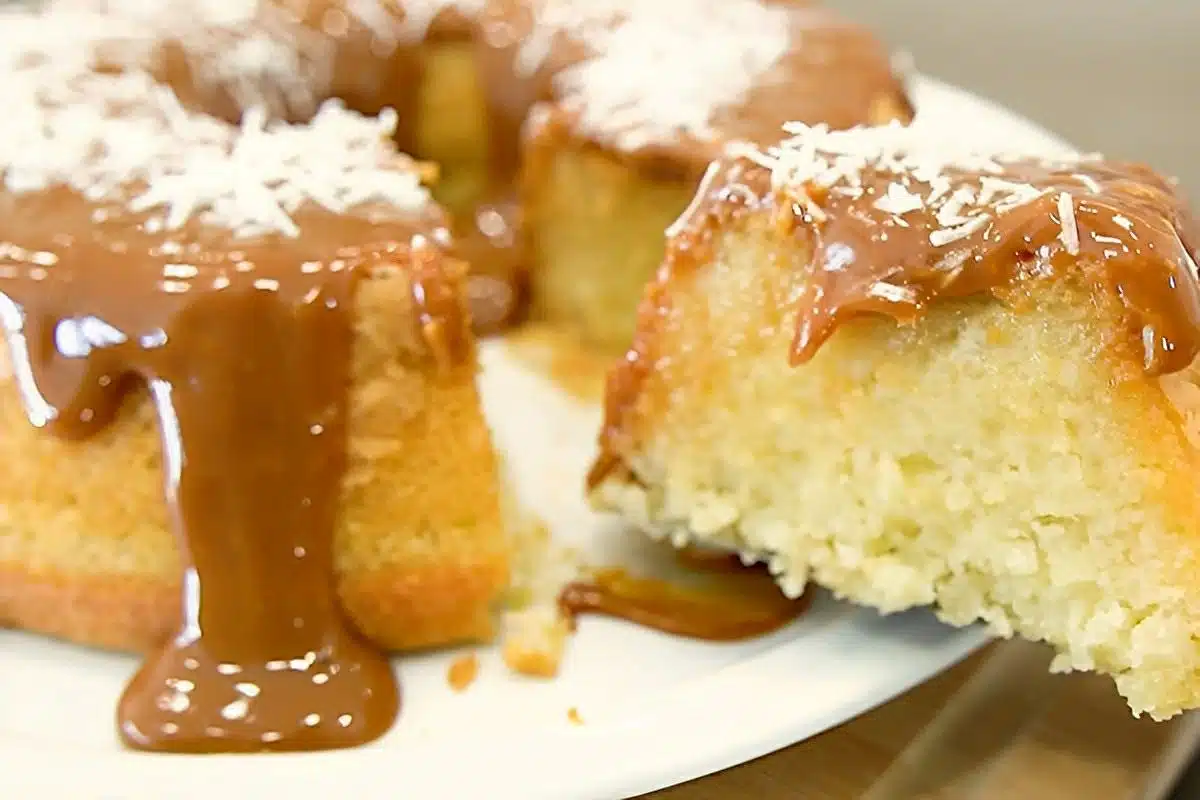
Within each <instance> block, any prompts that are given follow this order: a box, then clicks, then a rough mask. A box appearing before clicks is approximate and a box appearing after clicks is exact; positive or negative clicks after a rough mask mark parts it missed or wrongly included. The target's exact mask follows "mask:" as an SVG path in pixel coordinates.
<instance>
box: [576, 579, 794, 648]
mask: <svg viewBox="0 0 1200 800" xmlns="http://www.w3.org/2000/svg"><path fill="white" fill-rule="evenodd" d="M756 588H757V590H756V591H751V590H750V587H747V586H742V587H739V590H738V591H736V592H735V591H725V592H718V591H704V590H700V589H692V588H687V587H683V586H676V585H673V584H671V583H668V582H666V581H662V580H657V579H652V578H636V577H633V576H631V575H629V574H628V573H627V572H625V570H623V569H617V568H611V569H604V570H599V571H597V572H596V573H595V574H594V575H593V576H592V577H591V579H590V580H587V581H576V582H574V583H570V584H568V585H567V586H566V587H564V588H563V590H562V593H561V594H560V595H559V600H558V604H559V608H560V609H561V610H562V612H563V613H564V614H566V615H567V616H568V617H569V618H572V619H573V618H574V617H576V616H577V615H579V614H585V613H593V614H603V615H605V616H610V617H617V618H620V619H625V620H628V621H630V622H634V623H637V624H639V625H644V626H646V627H647V628H654V629H655V630H659V631H663V632H664V633H673V634H675V635H677V636H686V637H689V638H693V639H705V640H708V641H714V642H733V641H739V640H742V639H750V638H752V637H755V636H762V635H764V634H767V633H771V632H772V631H776V630H779V629H780V628H782V627H784V626H785V625H787V624H788V623H790V622H791V621H792V620H794V619H796V618H797V617H798V616H800V614H802V613H804V610H805V609H806V608H808V605H809V602H810V601H811V598H810V597H809V596H808V594H805V595H803V596H801V597H800V598H798V599H796V600H792V599H789V598H787V597H786V596H784V595H783V594H782V593H781V592H780V591H779V587H777V586H776V585H775V582H774V580H772V579H771V576H770V575H767V574H765V573H763V574H762V581H760V582H759V586H758V587H756Z"/></svg>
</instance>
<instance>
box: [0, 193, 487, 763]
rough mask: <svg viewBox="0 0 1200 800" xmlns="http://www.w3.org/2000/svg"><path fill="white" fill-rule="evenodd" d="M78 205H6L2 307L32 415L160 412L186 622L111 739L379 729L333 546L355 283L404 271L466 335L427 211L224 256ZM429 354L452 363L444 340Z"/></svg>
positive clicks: (424, 314)
mask: <svg viewBox="0 0 1200 800" xmlns="http://www.w3.org/2000/svg"><path fill="white" fill-rule="evenodd" d="M92 209H93V205H92V204H91V203H89V202H88V201H85V200H83V199H82V198H80V197H79V196H77V195H75V194H74V193H72V192H70V191H67V190H53V191H47V192H41V193H35V194H28V195H22V196H12V195H0V242H4V243H5V244H4V246H3V247H2V248H0V268H2V270H0V275H2V277H0V312H2V316H3V319H4V323H5V332H6V334H7V340H8V346H9V351H10V355H11V360H12V364H13V368H14V373H15V375H16V380H17V384H18V389H19V390H20V392H21V394H22V396H23V399H24V401H25V405H26V409H27V413H28V416H29V419H30V422H31V423H32V424H33V425H36V426H37V427H40V428H43V429H45V430H46V432H47V433H48V434H51V435H55V436H61V437H63V438H66V439H73V440H79V439H86V438H88V437H90V436H93V435H95V434H96V433H98V432H100V431H101V430H103V429H104V428H105V427H106V426H108V425H109V424H111V423H112V422H113V420H114V419H115V417H116V415H117V413H118V411H119V408H120V406H121V405H122V404H123V403H125V402H129V401H133V400H135V398H133V397H130V395H131V393H135V392H139V387H145V389H144V390H143V391H146V392H148V394H149V396H150V400H151V401H152V402H153V403H154V406H155V408H156V410H157V412H158V420H159V426H160V431H161V435H162V446H163V473H164V492H165V496H166V499H167V502H168V504H169V506H170V518H171V520H172V524H173V526H174V529H175V534H176V538H177V541H178V544H179V550H180V552H181V554H182V557H183V562H184V563H183V565H182V566H183V575H184V579H183V595H182V597H181V603H182V609H183V611H182V624H181V626H180V628H179V630H178V631H177V632H176V633H175V634H174V635H173V636H172V637H171V639H170V640H169V641H167V642H166V643H165V644H164V645H163V647H162V649H160V650H159V651H157V652H155V653H152V654H150V655H149V656H148V657H147V659H146V661H145V663H144V664H143V665H142V667H141V668H140V669H139V670H138V672H137V674H136V675H135V676H134V678H133V679H132V681H131V682H130V683H129V685H128V686H127V687H126V689H125V692H124V694H123V696H122V698H121V701H120V704H119V708H118V714H117V715H118V720H119V728H120V733H121V737H122V739H123V740H124V741H125V742H126V743H127V744H129V745H131V746H133V747H136V748H139V749H147V750H163V751H174V752H213V751H222V752H236V751H259V750H311V749H320V748H335V747H345V746H350V745H356V744H360V743H363V742H366V741H370V740H371V739H374V738H376V737H378V736H379V735H381V734H382V733H384V732H385V731H386V730H387V729H388V728H389V727H390V725H391V724H392V722H393V720H394V719H395V716H396V714H397V711H398V708H399V692H398V687H397V684H396V680H395V678H394V676H393V673H392V669H391V665H390V663H389V661H388V659H387V657H386V656H385V655H384V654H383V653H382V652H380V651H379V650H378V649H376V648H375V647H373V646H371V645H370V644H368V643H366V642H365V641H364V640H363V639H362V637H361V636H360V635H359V634H358V633H357V632H356V631H355V630H353V629H352V627H351V626H350V625H349V624H348V622H347V620H346V617H345V614H344V612H343V610H342V608H341V606H340V603H339V601H338V598H337V596H336V592H335V587H334V572H333V556H332V545H333V531H334V526H335V522H336V518H337V513H338V498H339V494H340V488H341V479H342V475H343V473H344V470H345V466H346V403H347V390H348V387H349V383H350V374H349V368H350V358H351V350H352V346H353V342H352V338H353V336H352V319H351V315H352V314H353V308H352V306H353V303H354V287H355V285H356V283H357V282H358V281H359V280H360V279H362V277H364V275H365V274H369V273H371V272H372V271H374V270H378V269H393V268H395V267H403V266H404V265H408V264H410V263H411V267H408V268H409V269H410V270H411V272H412V278H413V287H414V291H413V294H414V300H415V302H416V305H417V306H418V307H419V308H420V309H421V313H420V315H419V316H420V320H419V321H418V324H420V325H421V326H423V327H426V328H432V329H434V330H442V331H445V332H448V331H450V330H453V329H454V327H455V324H457V325H459V326H461V325H462V324H463V323H462V322H461V321H459V322H458V323H455V322H454V320H455V319H456V318H458V317H457V315H458V314H459V306H458V300H457V295H456V293H455V292H454V291H453V289H452V287H447V286H445V285H442V284H443V283H444V280H443V279H442V278H441V277H439V276H440V275H442V274H443V273H442V272H441V268H434V265H433V263H432V261H430V258H431V257H432V254H425V253H423V252H422V250H423V249H424V248H429V247H431V246H432V245H430V244H429V242H430V241H432V236H421V237H417V234H418V233H432V231H433V227H434V226H435V225H436V224H437V219H436V217H434V218H431V219H416V220H404V219H393V220H391V221H389V222H386V223H381V224H374V223H369V222H367V221H365V220H364V219H357V218H352V217H342V218H334V217H332V216H331V215H328V214H318V213H313V214H311V215H301V216H300V217H298V220H297V221H298V222H299V223H300V224H301V225H302V227H303V230H304V233H303V236H302V237H301V238H300V239H299V240H294V241H284V240H280V239H279V238H277V237H267V238H264V239H261V240H250V241H246V242H245V243H239V245H238V247H237V249H236V250H235V249H232V247H231V246H230V243H229V239H228V234H227V233H226V232H220V231H213V230H210V229H205V228H203V227H200V226H199V225H194V226H191V227H190V228H189V229H187V230H186V231H183V232H181V235H180V237H179V238H178V239H174V238H172V237H170V236H166V235H162V234H152V233H148V232H147V231H146V230H145V229H144V227H142V226H141V225H140V224H139V223H138V221H137V220H133V221H124V222H122V221H118V220H114V221H110V222H105V223H94V222H92V220H91V219H90V212H91V211H92ZM410 242H412V244H410ZM352 243H353V244H352ZM301 263H306V264H308V265H309V269H308V270H301V269H300V268H299V267H300V264H301ZM313 265H316V266H317V267H319V268H317V269H314V268H313ZM425 265H428V266H425ZM440 342H441V345H440V346H441V349H442V352H443V353H444V357H456V355H457V357H461V356H462V353H461V351H458V350H457V347H458V344H457V343H456V340H455V337H453V336H449V335H443V336H442V337H441V340H440Z"/></svg>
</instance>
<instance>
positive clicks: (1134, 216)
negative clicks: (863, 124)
mask: <svg viewBox="0 0 1200 800" xmlns="http://www.w3.org/2000/svg"><path fill="white" fill-rule="evenodd" d="M786 129H787V131H788V132H789V133H790V134H791V138H789V139H787V140H786V141H784V142H783V143H781V144H780V145H778V146H775V147H770V148H759V147H754V146H750V145H735V146H733V147H732V148H731V155H730V157H728V158H725V159H723V160H721V161H718V162H715V163H714V164H713V165H712V166H711V167H710V168H709V171H708V173H707V175H706V177H705V179H704V182H703V185H702V186H701V189H700V191H699V193H698V194H697V196H696V198H695V200H694V201H693V204H692V206H691V207H690V208H689V209H688V210H687V211H686V212H685V213H684V215H683V216H682V217H681V218H680V219H679V220H678V221H677V222H676V224H675V225H674V226H673V228H672V229H671V231H669V233H668V240H669V241H668V248H667V256H666V263H665V265H664V268H663V269H662V270H660V273H659V276H658V278H657V280H656V281H655V282H654V283H652V284H651V285H650V287H649V288H648V289H647V295H646V299H645V302H644V305H643V311H642V317H641V324H640V329H639V332H638V337H637V339H636V341H635V343H634V346H633V348H632V349H631V351H630V353H629V355H628V357H627V358H626V359H625V360H624V361H623V362H622V363H621V365H620V366H618V368H617V369H616V370H615V371H614V372H613V373H612V375H610V379H609V386H608V393H607V398H606V404H607V408H606V423H605V430H604V433H603V435H602V445H603V450H604V454H603V455H602V456H601V458H600V460H599V462H598V463H597V464H596V465H595V467H594V468H593V471H592V474H591V476H590V479H589V480H590V482H591V483H592V484H593V485H594V484H595V483H596V482H598V481H600V480H602V479H603V477H604V476H605V475H607V474H608V473H609V472H610V471H611V470H612V469H613V468H614V467H615V466H616V465H617V464H618V463H619V461H620V453H621V452H622V450H623V448H624V445H623V444H622V443H623V441H624V437H625V436H626V435H627V431H626V430H625V419H626V416H627V414H628V413H630V410H631V408H632V405H633V403H634V402H635V400H636V398H637V396H638V394H639V392H640V389H641V385H642V383H643V382H644V380H645V379H646V377H647V375H648V374H649V372H650V370H651V369H652V365H653V362H654V355H653V353H652V352H651V350H652V348H653V341H654V337H655V331H654V328H655V326H656V319H658V318H660V317H661V316H662V314H663V313H665V309H666V308H668V307H669V305H670V294H671V286H672V283H673V277H674V275H675V274H677V273H678V272H679V271H681V270H687V269H692V268H694V267H695V266H697V265H698V264H699V263H702V262H703V261H704V260H705V259H706V258H708V257H709V256H710V255H711V253H712V248H713V246H714V245H716V244H717V243H718V237H719V236H720V235H721V234H722V233H724V232H726V231H728V230H729V229H730V228H731V227H732V226H733V225H735V224H738V223H737V220H739V219H743V218H748V217H754V218H758V219H762V218H764V217H766V218H767V219H769V220H771V221H772V222H773V223H774V225H773V226H768V228H769V229H770V230H772V231H774V233H775V234H778V235H781V236H785V237H794V238H795V240H796V244H797V246H800V247H802V248H803V249H802V250H801V251H800V252H803V253H805V254H806V256H807V261H806V262H805V263H804V264H803V266H802V267H801V268H802V269H803V273H802V274H801V275H798V276H789V277H788V278H787V280H788V281H789V282H790V285H791V286H792V288H791V290H790V292H789V297H790V298H791V299H792V302H793V303H794V306H793V308H792V309H791V310H793V311H794V313H795V315H796V330H795V334H794V338H793V343H792V349H791V358H792V362H793V363H794V364H797V365H799V364H803V363H805V362H807V361H808V360H809V359H811V358H813V356H814V355H815V354H816V353H817V352H818V350H819V349H820V347H821V345H822V344H823V343H824V342H825V341H826V340H827V339H828V338H829V337H830V336H831V335H833V333H834V331H835V330H836V329H837V327H838V325H839V324H841V323H842V322H845V321H846V320H849V319H852V318H854V317H856V316H859V315H863V314H876V315H883V316H887V317H891V318H892V319H895V320H897V321H898V322H912V321H915V320H917V319H919V318H920V317H921V316H922V315H923V314H924V313H925V312H926V311H927V310H928V308H929V307H930V305H931V304H933V303H936V302H937V301H938V300H942V299H949V298H963V297H968V296H972V295H980V294H991V295H992V296H995V297H997V298H998V299H1000V300H1002V301H1005V302H1009V303H1011V304H1013V305H1014V306H1017V307H1019V306H1020V305H1021V304H1022V302H1028V301H1030V300H1036V292H1037V291H1038V286H1039V284H1040V283H1041V282H1044V281H1063V282H1069V283H1071V284H1073V285H1076V286H1078V287H1081V288H1082V289H1083V290H1085V291H1088V292H1091V293H1092V296H1094V297H1097V298H1098V299H1099V300H1100V301H1101V302H1102V303H1103V304H1104V305H1105V306H1106V307H1109V308H1115V309H1118V310H1119V311H1120V313H1119V314H1118V317H1119V320H1118V325H1119V326H1120V330H1118V331H1117V332H1116V333H1117V334H1118V335H1117V337H1115V338H1114V341H1116V342H1119V343H1120V344H1121V346H1122V347H1125V346H1127V347H1128V352H1130V353H1133V354H1136V358H1137V361H1138V362H1139V363H1140V367H1141V368H1142V369H1143V370H1144V372H1145V373H1146V374H1149V375H1161V374H1163V373H1170V372H1176V371H1179V370H1182V369H1184V368H1185V367H1187V366H1188V365H1190V364H1191V363H1192V361H1193V359H1195V358H1196V356H1197V354H1200V275H1198V272H1197V251H1196V249H1195V246H1196V243H1197V242H1200V228H1198V226H1197V223H1196V220H1195V219H1194V218H1193V217H1192V216H1191V215H1190V213H1189V211H1188V209H1187V207H1186V203H1185V201H1184V200H1183V198H1182V197H1181V196H1180V194H1179V193H1178V192H1177V191H1175V189H1174V187H1173V185H1172V184H1171V182H1169V181H1167V180H1165V179H1163V178H1161V177H1159V176H1157V175H1155V174H1154V173H1153V172H1152V171H1151V170H1149V169H1148V168H1146V167H1142V166H1137V165H1130V164H1117V163H1109V162H1105V161H1103V160H1101V159H1100V158H1098V157H1094V156H1087V157H1065V158H1057V159H1053V160H1051V159H1041V158H1034V157H1019V156H1004V155H995V154H989V153H979V152H973V151H971V150H970V149H969V147H968V148H964V145H963V144H961V143H958V144H956V143H954V142H951V141H947V139H946V138H944V137H941V136H931V135H930V133H929V132H927V131H924V130H923V129H921V127H920V126H919V125H918V126H913V127H907V128H906V127H902V126H899V125H894V124H893V125H887V126H879V127H869V128H856V129H852V130H847V131H830V130H829V129H828V128H827V127H825V126H815V127H810V126H808V125H804V124H800V123H793V124H789V125H788V126H786ZM771 246H772V247H774V246H775V245H771Z"/></svg>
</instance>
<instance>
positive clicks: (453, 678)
mask: <svg viewBox="0 0 1200 800" xmlns="http://www.w3.org/2000/svg"><path fill="white" fill-rule="evenodd" d="M478 677H479V657H478V656H477V655H475V654H474V653H468V654H467V655H465V656H459V657H458V658H456V659H454V662H453V663H452V664H451V665H450V668H449V669H448V670H446V682H447V683H449V684H450V688H451V689H453V690H454V691H456V692H465V691H466V690H467V689H468V688H469V687H470V686H471V684H472V683H474V682H475V679H476V678H478Z"/></svg>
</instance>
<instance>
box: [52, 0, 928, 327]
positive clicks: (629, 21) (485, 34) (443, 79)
mask: <svg viewBox="0 0 1200 800" xmlns="http://www.w3.org/2000/svg"><path fill="white" fill-rule="evenodd" d="M52 2H53V3H54V6H55V7H56V8H58V9H63V10H71V9H76V10H78V9H84V10H92V11H98V12H99V13H101V14H102V15H103V16H104V17H105V19H106V21H107V24H109V25H110V26H112V27H113V28H114V30H113V34H112V44H111V45H110V46H109V47H107V48H105V52H104V55H105V57H107V58H109V59H111V60H113V61H115V62H117V63H118V64H124V65H128V64H130V63H132V64H135V65H138V66H141V67H147V68H149V69H151V70H152V71H153V72H154V73H155V74H157V75H159V76H160V78H162V79H163V80H164V81H166V82H168V83H169V84H170V85H172V86H173V87H175V88H176V90H177V92H178V93H179V95H180V97H181V99H182V100H183V102H184V104H185V105H189V106H190V105H196V106H198V107H200V108H202V109H204V110H205V111H208V112H209V113H214V114H217V115H218V116H222V117H224V118H227V119H236V118H237V117H238V116H239V115H240V113H241V111H242V109H244V108H245V107H247V106H248V105H263V106H265V107H266V109H267V110H268V111H269V113H270V114H272V115H274V116H284V117H287V118H291V119H294V120H303V119H306V118H307V117H308V116H310V115H311V114H312V113H313V111H314V110H315V108H316V107H317V105H319V103H320V102H321V101H322V100H324V99H327V98H330V97H337V98H341V99H343V100H344V101H345V102H346V104H347V105H348V106H349V107H350V108H352V109H354V110H357V111H360V112H363V113H375V112H377V111H378V110H380V109H381V108H383V107H385V106H393V107H395V108H396V110H397V112H398V119H399V121H400V126H399V130H398V131H397V142H398V144H399V147H400V149H401V150H403V151H404V152H408V153H411V154H413V155H415V156H417V157H419V158H422V159H425V160H427V161H431V162H433V163H436V164H437V165H438V168H439V173H440V174H439V178H438V180H437V182H436V183H435V184H434V186H433V190H434V192H435V196H436V197H437V199H438V200H439V201H440V202H441V203H443V204H444V205H445V206H446V207H447V208H448V209H449V210H450V211H451V212H452V216H453V218H454V219H455V220H456V225H455V232H456V234H457V237H456V238H457V240H458V245H457V246H458V247H459V249H460V251H461V254H462V255H463V256H464V257H465V258H466V260H467V261H468V262H469V263H470V264H471V267H472V276H473V279H472V281H471V283H470V286H469V291H470V294H471V298H472V300H473V317H474V319H475V322H476V326H477V328H478V329H479V330H481V331H489V332H490V331H493V330H496V329H497V328H499V327H501V326H502V325H503V324H504V323H505V322H506V321H507V320H510V319H512V318H513V317H515V316H517V315H520V314H522V313H523V311H524V309H525V308H526V307H527V306H528V305H530V304H532V306H533V313H534V314H536V315H537V316H538V317H541V318H543V319H545V320H547V321H549V322H551V323H553V324H555V325H558V326H565V327H569V328H571V329H573V330H574V332H575V333H576V334H577V335H578V336H579V337H581V338H582V339H583V340H584V341H585V342H586V343H588V344H590V345H595V346H599V347H602V348H605V349H608V350H614V349H615V350H618V351H619V350H620V349H623V348H624V347H625V346H626V345H627V344H628V342H629V338H630V336H631V335H632V330H633V320H634V317H635V312H636V308H637V301H638V298H639V297H640V293H641V289H642V287H643V285H644V284H645V282H646V281H647V280H649V278H650V277H651V275H652V273H653V270H654V268H655V266H657V264H658V262H659V261H660V260H661V256H662V231H663V229H664V228H665V227H666V225H668V224H670V222H671V221H672V220H673V219H674V218H675V217H676V216H678V215H679V213H680V212H681V211H682V210H683V208H684V207H685V206H686V205H687V201H688V200H689V199H690V197H691V196H692V194H693V192H694V191H695V188H696V185H697V183H698V181H699V179H700V176H701V175H702V174H703V171H704V168H705V166H706V165H707V164H708V162H709V160H711V159H712V158H713V157H714V156H715V155H716V154H717V153H719V151H720V149H721V146H722V145H723V143H724V142H726V141H728V140H729V139H731V138H733V137H738V138H743V139H747V140H749V141H753V142H757V143H759V144H763V145H766V144H770V143H772V141H774V140H775V139H776V138H777V137H778V131H779V126H780V125H781V124H782V123H783V122H784V121H787V120H802V121H805V122H813V123H816V122H824V123H828V124H832V125H835V126H838V127H848V126H851V125H854V124H857V123H866V122H886V121H889V120H892V119H901V120H908V119H910V118H911V116H912V108H911V106H910V105H909V103H908V100H907V97H906V95H905V92H904V87H903V85H902V83H901V81H900V80H899V79H898V78H897V77H896V76H895V75H894V74H893V71H892V69H891V61H890V58H889V55H888V53H887V51H886V49H885V48H884V47H883V46H882V45H881V44H880V43H879V42H878V41H877V40H876V39H875V38H874V37H873V36H872V35H871V34H870V33H869V32H867V31H866V30H864V29H862V28H860V27H858V26H856V25H853V24H851V23H849V22H846V21H845V20H843V19H841V18H840V17H838V16H837V15H835V14H833V13H831V12H829V11H827V10H824V9H821V8H818V7H814V6H813V5H812V4H810V3H808V2H800V1H799V0H656V2H643V1H642V0H367V1H366V2H346V0H291V2H289V1H288V0H261V2H260V0H208V1H207V2H203V3H189V2H185V1H184V0H168V2H159V3H147V2H144V1H143V0H52ZM649 76H653V77H652V79H650V78H649Z"/></svg>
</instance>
